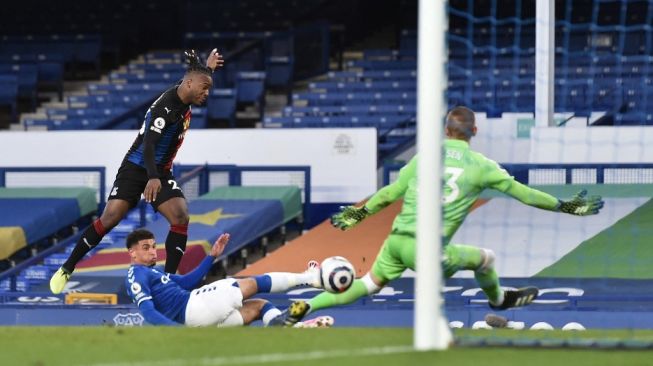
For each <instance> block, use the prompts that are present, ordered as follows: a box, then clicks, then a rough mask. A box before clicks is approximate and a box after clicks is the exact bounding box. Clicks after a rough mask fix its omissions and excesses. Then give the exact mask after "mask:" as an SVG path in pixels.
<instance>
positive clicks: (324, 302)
mask: <svg viewBox="0 0 653 366" xmlns="http://www.w3.org/2000/svg"><path fill="white" fill-rule="evenodd" d="M367 295H368V293H367V287H365V284H364V283H363V281H361V280H354V283H352V285H351V287H350V288H349V289H348V290H347V291H345V292H343V293H340V294H333V293H330V292H326V291H324V292H323V293H321V294H319V295H317V296H316V297H314V298H312V299H311V300H310V301H309V302H308V304H309V305H310V306H311V309H310V311H309V312H312V311H317V310H320V309H324V308H329V307H332V306H336V305H345V304H351V303H352V302H354V301H356V300H358V299H360V298H361V297H363V296H367Z"/></svg>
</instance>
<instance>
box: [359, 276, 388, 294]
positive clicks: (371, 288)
mask: <svg viewBox="0 0 653 366" xmlns="http://www.w3.org/2000/svg"><path fill="white" fill-rule="evenodd" d="M361 281H362V282H363V284H364V285H365V288H366V289H367V294H368V295H373V294H376V293H377V292H379V291H381V288H382V287H383V286H380V285H379V284H377V283H376V282H375V281H374V279H372V275H371V274H370V273H369V272H368V273H367V274H366V275H365V276H363V278H361Z"/></svg>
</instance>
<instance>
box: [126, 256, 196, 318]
mask: <svg viewBox="0 0 653 366" xmlns="http://www.w3.org/2000/svg"><path fill="white" fill-rule="evenodd" d="M170 277H171V275H170V274H169V273H164V272H161V271H159V270H158V269H156V268H152V267H146V266H143V265H132V266H131V267H129V271H128V272H127V279H126V283H125V285H126V287H127V294H129V297H131V299H132V301H133V302H134V303H135V304H136V305H138V306H139V307H140V306H141V303H143V301H152V302H153V303H154V307H155V309H156V310H157V311H158V312H159V313H161V314H162V315H164V316H165V317H167V318H168V319H172V320H174V321H176V322H178V323H181V324H183V323H184V320H185V317H186V314H185V313H186V304H187V303H188V298H189V297H190V292H189V291H187V290H185V289H183V288H182V287H181V286H179V284H177V282H175V281H174V280H172V279H171V278H170Z"/></svg>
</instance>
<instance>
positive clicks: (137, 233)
mask: <svg viewBox="0 0 653 366" xmlns="http://www.w3.org/2000/svg"><path fill="white" fill-rule="evenodd" d="M146 239H154V234H152V232H151V231H149V230H145V229H137V230H134V231H132V232H131V233H129V235H127V239H126V240H125V246H126V247H127V249H130V248H131V247H133V246H134V245H136V244H138V242H139V241H141V240H146Z"/></svg>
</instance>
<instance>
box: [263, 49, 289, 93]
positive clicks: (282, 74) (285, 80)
mask: <svg viewBox="0 0 653 366" xmlns="http://www.w3.org/2000/svg"><path fill="white" fill-rule="evenodd" d="M294 67H295V65H294V60H293V58H292V57H289V56H276V57H269V58H267V59H266V61H265V74H266V75H267V77H266V79H265V83H266V85H268V86H271V87H288V86H289V85H290V84H292V81H293V69H294Z"/></svg>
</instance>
